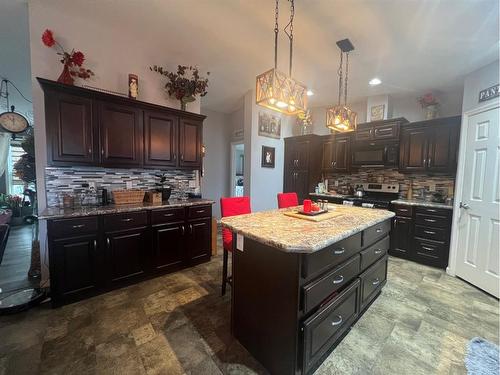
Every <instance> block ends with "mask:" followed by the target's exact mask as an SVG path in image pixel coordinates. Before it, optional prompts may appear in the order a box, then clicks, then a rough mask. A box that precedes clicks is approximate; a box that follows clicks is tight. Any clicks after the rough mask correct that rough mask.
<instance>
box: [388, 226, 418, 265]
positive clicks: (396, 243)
mask: <svg viewBox="0 0 500 375" xmlns="http://www.w3.org/2000/svg"><path fill="white" fill-rule="evenodd" d="M412 243H413V220H412V219H409V218H405V217H399V216H397V217H395V218H394V220H393V222H392V232H391V250H390V254H391V255H394V256H399V257H402V258H411V254H412V252H413V249H412Z"/></svg>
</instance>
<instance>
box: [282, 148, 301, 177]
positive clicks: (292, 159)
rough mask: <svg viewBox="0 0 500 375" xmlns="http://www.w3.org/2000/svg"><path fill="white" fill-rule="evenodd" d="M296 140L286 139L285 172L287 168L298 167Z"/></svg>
mask: <svg viewBox="0 0 500 375" xmlns="http://www.w3.org/2000/svg"><path fill="white" fill-rule="evenodd" d="M295 143H296V142H295V141H291V140H285V165H284V167H285V173H286V171H287V170H292V169H296V168H297V159H298V156H297V149H296V147H295Z"/></svg>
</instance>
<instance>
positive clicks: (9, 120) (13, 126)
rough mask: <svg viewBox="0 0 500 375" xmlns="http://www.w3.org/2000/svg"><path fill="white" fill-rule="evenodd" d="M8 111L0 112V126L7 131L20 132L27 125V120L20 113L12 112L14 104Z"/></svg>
mask: <svg viewBox="0 0 500 375" xmlns="http://www.w3.org/2000/svg"><path fill="white" fill-rule="evenodd" d="M10 109H11V111H10V112H4V113H0V126H1V127H2V129H3V130H5V131H7V132H9V133H14V134H17V133H22V132H23V131H25V130H26V129H27V128H28V126H29V123H28V120H27V119H26V117H24V116H23V115H21V114H20V113H17V112H14V106H12V107H10Z"/></svg>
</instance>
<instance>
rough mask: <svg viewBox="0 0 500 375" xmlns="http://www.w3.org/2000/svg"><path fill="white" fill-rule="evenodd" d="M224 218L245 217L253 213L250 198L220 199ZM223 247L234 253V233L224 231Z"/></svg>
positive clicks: (227, 230)
mask: <svg viewBox="0 0 500 375" xmlns="http://www.w3.org/2000/svg"><path fill="white" fill-rule="evenodd" d="M220 211H221V216H222V217H228V216H236V215H244V214H249V213H251V212H252V209H251V208H250V197H233V198H221V199H220ZM222 246H223V247H224V249H225V250H227V251H233V233H232V232H231V231H230V230H229V229H226V228H223V229H222Z"/></svg>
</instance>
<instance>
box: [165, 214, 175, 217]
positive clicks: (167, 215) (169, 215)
mask: <svg viewBox="0 0 500 375" xmlns="http://www.w3.org/2000/svg"><path fill="white" fill-rule="evenodd" d="M163 216H165V217H172V216H174V214H163Z"/></svg>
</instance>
